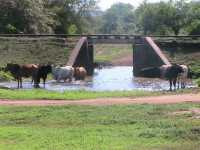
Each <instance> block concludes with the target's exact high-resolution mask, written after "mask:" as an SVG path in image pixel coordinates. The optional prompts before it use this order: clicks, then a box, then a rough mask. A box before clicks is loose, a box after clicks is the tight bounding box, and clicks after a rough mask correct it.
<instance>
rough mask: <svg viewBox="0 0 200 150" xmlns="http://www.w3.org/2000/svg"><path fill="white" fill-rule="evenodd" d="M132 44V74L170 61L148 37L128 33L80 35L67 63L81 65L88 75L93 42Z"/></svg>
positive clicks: (91, 72) (90, 67)
mask: <svg viewBox="0 0 200 150" xmlns="http://www.w3.org/2000/svg"><path fill="white" fill-rule="evenodd" d="M97 43H98V44H132V45H133V74H134V76H140V71H141V69H144V68H147V67H159V66H161V65H164V64H166V65H169V64H170V62H169V61H168V59H167V58H166V57H165V55H164V54H163V53H162V51H161V50H160V48H159V47H158V46H157V45H156V44H155V42H154V41H153V39H152V38H150V37H140V36H131V35H130V36H128V35H91V36H88V37H82V38H80V40H79V41H78V43H77V45H76V47H75V48H74V49H73V51H72V53H71V55H70V57H69V60H68V62H67V65H71V66H74V67H76V66H83V67H85V68H86V70H87V72H88V75H92V74H93V70H94V68H93V63H94V58H93V53H94V52H93V50H94V48H93V44H97Z"/></svg>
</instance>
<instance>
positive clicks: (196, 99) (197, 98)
mask: <svg viewBox="0 0 200 150" xmlns="http://www.w3.org/2000/svg"><path fill="white" fill-rule="evenodd" d="M184 102H193V103H200V94H182V95H165V96H154V97H142V98H98V99H87V100H6V99H4V100H0V105H14V106H51V105H56V106H57V105H58V106H59V105H92V106H101V105H118V104H120V105H122V104H124V105H127V104H174V103H184Z"/></svg>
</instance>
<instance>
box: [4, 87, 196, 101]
mask: <svg viewBox="0 0 200 150" xmlns="http://www.w3.org/2000/svg"><path fill="white" fill-rule="evenodd" d="M186 93H193V94H197V93H200V89H199V88H191V89H180V90H177V91H173V92H169V91H157V92H155V91H154V92H151V91H142V90H133V91H102V92H99V91H86V90H74V91H64V92H58V91H49V90H44V89H0V98H1V99H21V100H30V99H36V100H37V99H48V100H82V99H95V98H106V97H110V98H115V97H119V98H120V97H131V98H136V97H145V96H159V95H175V94H186Z"/></svg>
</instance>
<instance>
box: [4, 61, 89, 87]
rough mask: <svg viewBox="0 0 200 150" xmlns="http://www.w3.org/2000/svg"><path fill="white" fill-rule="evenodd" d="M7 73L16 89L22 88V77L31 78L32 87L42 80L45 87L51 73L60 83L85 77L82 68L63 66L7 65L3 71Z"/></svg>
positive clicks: (85, 73) (85, 72)
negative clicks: (12, 78)
mask: <svg viewBox="0 0 200 150" xmlns="http://www.w3.org/2000/svg"><path fill="white" fill-rule="evenodd" d="M4 70H5V71H9V72H10V73H11V74H12V76H13V77H14V78H15V80H17V81H18V88H22V77H32V82H33V83H34V87H36V88H37V87H39V83H40V79H41V78H42V79H43V84H44V87H45V82H46V79H47V75H48V74H50V73H52V76H53V78H54V79H55V80H56V81H57V82H60V81H61V80H64V82H66V81H68V82H71V81H72V79H73V78H75V80H84V78H85V77H86V75H87V71H86V69H85V68H84V67H75V68H74V67H72V66H63V67H55V66H53V65H36V64H26V65H19V64H7V66H6V67H5V69H4Z"/></svg>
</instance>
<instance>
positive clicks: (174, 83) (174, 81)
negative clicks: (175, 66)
mask: <svg viewBox="0 0 200 150" xmlns="http://www.w3.org/2000/svg"><path fill="white" fill-rule="evenodd" d="M173 85H174V90H176V79H174V80H173Z"/></svg>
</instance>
